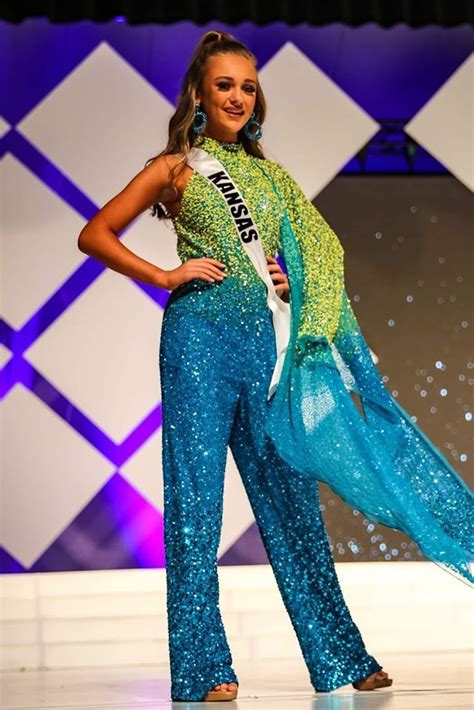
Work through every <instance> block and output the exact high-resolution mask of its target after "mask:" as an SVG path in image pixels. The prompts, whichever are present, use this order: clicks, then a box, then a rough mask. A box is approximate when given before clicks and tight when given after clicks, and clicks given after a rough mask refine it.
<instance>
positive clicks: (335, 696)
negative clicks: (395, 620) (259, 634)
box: [0, 651, 474, 710]
mask: <svg viewBox="0 0 474 710" xmlns="http://www.w3.org/2000/svg"><path fill="white" fill-rule="evenodd" d="M378 658H379V661H380V663H381V664H382V665H383V667H384V670H386V671H387V672H388V673H389V674H390V676H391V677H392V678H393V679H394V680H393V685H392V686H391V687H390V688H382V689H379V690H375V691H372V692H365V693H363V692H359V691H356V690H354V689H353V688H352V685H347V686H344V687H343V688H339V689H338V690H336V691H333V692H332V693H318V694H315V693H314V692H313V689H312V687H311V685H310V684H309V680H308V676H307V671H306V666H305V665H304V662H303V660H302V659H301V660H294V659H291V660H289V661H282V660H277V661H273V660H272V661H266V660H262V661H259V662H257V663H255V662H252V663H249V662H248V661H245V662H242V663H240V662H238V661H235V662H234V668H235V670H236V673H237V674H238V676H239V681H240V691H239V698H238V700H237V701H235V702H232V703H229V704H228V705H224V706H223V704H222V703H219V704H217V703H189V704H188V703H172V702H171V701H170V700H169V675H168V668H167V667H166V666H144V667H141V668H130V667H117V668H103V669H101V668H91V669H87V668H83V669H73V670H65V669H63V670H55V671H25V672H23V673H22V672H4V673H2V674H1V675H0V682H1V685H2V694H1V695H2V708H3V710H10V709H12V708H15V710H19V709H20V708H23V709H25V708H28V709H33V708H43V709H45V708H60V710H69V709H74V710H86V708H87V710H103V709H104V708H105V709H106V708H123V709H124V710H142V709H145V708H146V709H147V710H151V709H152V708H157V709H159V710H164V709H165V708H171V707H174V708H190V709H191V708H195V709H196V710H197V709H198V708H200V707H207V708H212V707H228V708H229V709H231V708H234V709H235V710H237V709H238V708H243V709H245V710H250V709H251V710H253V708H255V709H256V710H316V708H317V710H329V709H330V710H335V709H337V710H352V709H354V710H373V709H375V708H376V709H377V710H378V709H379V708H380V709H382V708H383V709H384V710H420V709H421V708H423V710H437V709H438V708H439V710H449V709H450V708H451V709H453V710H454V708H455V709H456V710H472V707H473V702H474V697H473V695H474V694H473V683H474V677H473V675H474V673H473V662H472V661H473V657H472V654H470V653H468V652H466V651H464V652H459V653H458V652H450V653H440V652H433V653H405V654H403V655H401V654H396V653H385V654H383V653H382V654H380V653H379V655H378Z"/></svg>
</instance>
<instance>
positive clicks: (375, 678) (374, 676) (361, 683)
mask: <svg viewBox="0 0 474 710" xmlns="http://www.w3.org/2000/svg"><path fill="white" fill-rule="evenodd" d="M381 681H386V682H385V683H383V684H382V683H381ZM389 681H390V682H389ZM371 683H380V685H378V686H377V685H376V686H375V687H381V686H382V687H383V685H392V679H391V678H389V677H388V673H387V672H386V671H376V672H375V673H371V674H370V675H369V676H367V677H366V678H362V679H360V680H358V681H355V682H354V683H353V684H352V685H353V686H354V688H356V689H357V690H364V689H366V690H372V688H371V687H370V685H371ZM366 685H367V686H369V687H367V688H366V687H365V686H366Z"/></svg>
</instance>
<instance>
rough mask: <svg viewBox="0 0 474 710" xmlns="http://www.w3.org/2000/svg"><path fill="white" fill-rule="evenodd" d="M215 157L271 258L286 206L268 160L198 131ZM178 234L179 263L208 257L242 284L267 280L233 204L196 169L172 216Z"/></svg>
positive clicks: (198, 141) (200, 145)
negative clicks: (270, 175)
mask: <svg viewBox="0 0 474 710" xmlns="http://www.w3.org/2000/svg"><path fill="white" fill-rule="evenodd" d="M194 145H195V147H197V148H203V149H204V150H205V151H207V152H208V153H209V154H210V155H213V156H214V157H216V158H217V159H218V160H219V161H220V162H221V163H222V165H223V166H224V167H225V169H226V170H227V172H228V173H229V175H230V176H231V178H232V180H233V181H234V183H235V185H236V186H237V188H238V189H239V191H240V193H241V195H242V197H243V198H244V200H245V201H246V202H247V204H248V206H249V208H250V210H251V213H252V216H253V218H254V220H255V222H256V224H257V227H258V230H259V234H260V239H261V242H262V245H263V249H264V251H265V254H266V255H267V256H271V257H275V254H276V252H277V251H278V241H279V232H280V220H281V214H282V207H281V206H280V204H279V201H278V198H277V196H276V194H275V191H274V189H273V186H272V183H271V180H270V179H269V178H268V177H267V176H266V175H265V174H264V172H263V171H262V169H261V168H260V167H259V165H258V163H267V162H268V161H266V160H262V159H261V158H257V157H256V156H253V155H250V154H249V153H247V152H246V150H245V148H244V146H243V144H242V143H227V142H224V141H218V140H216V139H214V138H211V137H210V136H206V135H200V136H198V138H197V139H196V141H195V143H194ZM173 225H174V228H175V230H176V234H177V236H178V243H177V250H178V256H179V258H180V259H181V261H183V262H184V261H187V260H188V259H191V258H198V257H203V256H206V257H210V258H213V259H217V260H218V261H221V262H222V263H223V264H225V265H226V273H227V274H228V276H230V277H232V276H233V277H236V278H237V279H238V280H239V281H240V282H241V284H242V285H243V286H250V285H253V284H258V288H259V289H260V288H261V286H263V283H262V281H261V279H260V277H259V276H258V274H257V272H256V270H255V267H254V266H253V264H252V262H251V261H250V259H249V257H248V254H247V252H246V251H245V249H244V248H243V246H242V244H241V241H240V238H239V235H238V234H237V231H236V229H235V225H234V223H233V220H232V217H231V215H230V214H229V208H228V207H227V204H226V201H225V200H224V199H223V197H222V195H221V194H219V192H218V190H216V188H215V187H214V186H213V185H212V184H211V183H210V181H209V180H208V179H207V178H206V177H204V176H203V175H201V174H200V173H198V172H197V171H194V172H193V173H192V174H191V177H190V178H189V180H188V182H187V184H186V187H185V190H184V193H183V195H182V199H181V208H180V211H179V213H178V215H177V216H176V217H175V218H174V219H173Z"/></svg>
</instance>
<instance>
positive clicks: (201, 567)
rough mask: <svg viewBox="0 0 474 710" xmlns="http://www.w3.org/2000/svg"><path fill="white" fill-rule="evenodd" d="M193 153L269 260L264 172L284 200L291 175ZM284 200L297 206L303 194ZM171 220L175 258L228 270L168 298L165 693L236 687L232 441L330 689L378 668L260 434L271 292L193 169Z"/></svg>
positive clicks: (319, 537) (311, 522)
mask: <svg viewBox="0 0 474 710" xmlns="http://www.w3.org/2000/svg"><path fill="white" fill-rule="evenodd" d="M195 145H197V146H200V147H202V148H204V149H205V150H206V151H208V152H209V153H210V154H212V155H214V156H215V157H217V158H218V160H220V162H221V163H222V164H223V165H224V166H225V168H226V169H227V171H228V173H229V174H230V176H231V177H232V179H233V180H234V181H235V183H236V184H237V186H238V187H239V190H240V192H241V194H242V195H243V197H244V199H245V200H247V202H248V204H249V207H250V209H251V212H252V214H253V216H254V219H255V220H256V221H257V225H258V228H259V233H260V237H261V240H262V243H263V247H264V251H265V253H266V255H268V256H272V257H274V256H275V254H276V252H277V251H278V239H279V224H280V218H281V206H280V204H279V201H278V200H277V199H276V198H275V192H274V189H273V186H272V183H271V180H269V179H268V177H267V175H266V174H265V173H264V172H263V171H262V168H261V165H264V166H265V169H266V171H269V174H271V175H272V176H273V178H274V179H277V180H279V181H280V185H281V187H282V189H283V188H285V179H286V188H287V190H286V192H287V193H290V194H291V192H292V191H291V189H290V190H288V188H289V187H290V188H291V183H292V179H291V178H290V177H289V176H288V175H287V174H286V173H285V171H284V169H283V167H282V166H281V165H279V164H278V163H276V162H274V161H271V160H265V161H262V160H261V159H259V158H256V157H255V156H251V155H249V154H247V152H246V151H245V149H244V147H243V145H242V144H241V143H225V142H222V141H217V140H215V139H213V138H210V137H209V136H202V135H201V136H199V139H198V142H196V143H195ZM293 187H294V184H293ZM283 192H285V190H284V189H283ZM293 198H294V199H295V200H304V199H305V198H304V197H303V195H302V193H301V192H297V193H296V194H294V193H293ZM173 224H174V228H175V230H176V233H177V235H178V254H179V257H180V259H181V260H182V261H183V262H184V261H186V260H187V259H190V258H197V257H203V256H207V257H212V258H214V259H217V260H219V261H220V262H222V263H224V264H225V265H226V273H227V276H226V277H225V278H224V279H223V280H222V281H221V282H214V283H211V282H206V281H204V280H202V279H194V280H193V281H190V282H188V283H186V284H183V285H181V286H180V287H178V288H177V289H175V290H174V291H173V292H172V293H171V295H170V298H169V300H168V303H167V305H166V308H165V312H164V318H163V325H162V332H161V343H160V375H161V388H162V405H163V431H162V434H163V439H162V453H163V478H164V526H165V554H166V565H167V567H166V574H167V612H168V634H169V657H170V669H171V697H172V699H173V700H190V701H192V700H200V699H202V698H203V696H204V695H205V693H206V692H207V691H208V690H209V689H210V688H212V687H213V686H214V685H216V684H218V683H222V682H232V681H234V682H238V680H237V676H236V673H235V672H234V669H233V667H232V656H231V652H230V649H229V646H228V642H227V639H226V635H225V631H224V627H223V623H222V618H221V614H220V611H219V587H218V573H217V550H218V546H219V540H220V530H221V522H222V510H223V484H224V471H225V465H226V456H227V447H228V446H230V449H231V451H232V454H233V456H234V459H235V462H236V464H237V467H238V470H239V473H240V475H241V478H242V481H243V485H244V486H245V489H246V492H247V495H248V497H249V501H250V504H251V506H252V510H253V513H254V515H255V519H256V522H257V525H258V528H259V530H260V533H261V536H262V540H263V544H264V546H265V549H266V552H267V554H268V558H269V560H270V563H271V566H272V569H273V572H274V575H275V578H276V581H277V585H278V588H279V590H280V593H281V595H282V599H283V602H284V605H285V607H286V609H287V611H288V613H289V615H290V619H291V622H292V625H293V627H294V629H295V632H296V634H297V638H298V641H299V644H300V647H301V650H302V654H303V657H304V660H305V662H306V665H307V668H308V671H309V676H310V681H311V683H312V685H313V687H314V688H315V689H317V690H320V691H331V690H334V689H335V688H338V687H340V686H343V685H345V684H348V683H350V682H352V681H355V680H358V679H360V678H363V677H365V676H367V675H369V674H370V673H373V672H375V671H378V670H380V669H381V668H382V666H381V665H379V663H378V662H377V661H376V660H375V658H374V657H373V656H371V655H369V654H368V653H367V650H366V648H365V646H364V643H363V640H362V638H361V635H360V632H359V630H358V628H357V626H356V625H355V623H354V621H353V619H352V617H351V615H350V613H349V610H348V608H347V606H346V603H345V600H344V598H343V595H342V591H341V589H340V586H339V582H338V578H337V575H336V571H335V566H334V561H333V557H332V554H331V551H330V547H329V541H328V536H327V532H326V529H325V526H324V522H323V520H322V517H321V513H320V508H319V491H318V485H317V482H315V481H312V480H310V479H308V478H305V477H303V476H300V475H298V473H297V472H295V471H294V470H292V469H291V468H290V467H289V466H288V465H287V464H286V463H285V462H284V461H283V460H282V459H281V458H279V457H278V455H277V453H276V450H275V448H274V447H273V446H272V444H271V441H270V440H269V439H268V437H267V436H266V435H264V433H263V428H262V422H263V420H264V416H265V407H266V397H267V391H268V386H269V382H270V379H271V375H272V371H273V367H274V364H275V358H276V348H275V338H274V332H273V326H272V321H271V314H270V310H269V309H268V306H267V300H266V287H265V285H264V284H263V282H262V281H261V279H260V277H259V276H258V274H257V272H256V270H255V268H254V266H253V265H252V263H251V261H250V259H249V258H248V256H247V254H246V252H245V251H244V249H243V246H242V244H241V243H240V240H239V237H238V235H237V233H236V230H235V227H234V225H233V222H232V219H231V216H230V215H229V213H228V208H227V206H226V203H225V200H224V199H223V198H222V196H221V195H219V193H218V191H217V190H216V189H215V188H214V187H213V186H212V185H211V184H210V183H209V181H208V180H207V178H205V177H203V176H202V175H201V174H200V173H198V172H193V173H192V174H191V177H190V179H189V181H188V183H187V185H186V188H185V191H184V194H183V196H182V201H181V208H180V212H179V214H178V215H177V217H176V218H174V219H173ZM300 238H303V237H300ZM308 246H310V245H308ZM307 251H308V253H309V254H310V248H309V249H308V250H307Z"/></svg>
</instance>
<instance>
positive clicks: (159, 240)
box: [121, 211, 181, 271]
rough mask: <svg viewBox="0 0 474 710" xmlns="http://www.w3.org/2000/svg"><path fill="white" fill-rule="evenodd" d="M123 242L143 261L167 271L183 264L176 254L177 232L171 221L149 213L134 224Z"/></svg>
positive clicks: (141, 216)
mask: <svg viewBox="0 0 474 710" xmlns="http://www.w3.org/2000/svg"><path fill="white" fill-rule="evenodd" d="M121 241H122V242H123V243H124V244H125V245H126V246H127V247H128V248H129V249H131V250H132V251H133V252H135V254H138V256H140V257H141V258H142V259H146V261H149V262H150V264H155V266H159V267H160V268H161V269H165V270H166V271H169V270H170V269H175V268H176V267H177V266H179V265H180V264H181V260H180V259H179V258H178V254H177V252H176V243H177V236H176V232H175V231H174V230H173V229H172V228H171V226H170V223H169V220H164V221H163V220H161V219H157V218H156V217H152V216H151V213H150V212H148V211H147V212H146V213H144V214H142V215H140V217H139V218H138V219H137V220H135V222H133V224H132V225H131V227H130V228H129V229H128V230H127V232H126V234H124V235H123V237H122V239H121Z"/></svg>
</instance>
